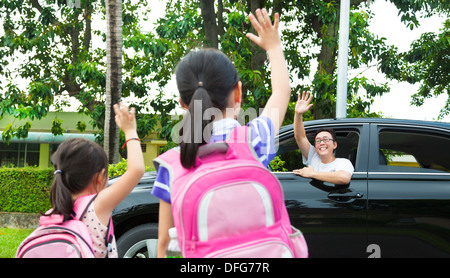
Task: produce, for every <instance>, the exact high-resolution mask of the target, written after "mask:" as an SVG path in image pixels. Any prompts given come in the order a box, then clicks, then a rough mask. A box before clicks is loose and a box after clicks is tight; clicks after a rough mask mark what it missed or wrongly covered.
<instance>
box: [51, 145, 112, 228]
mask: <svg viewBox="0 0 450 278" xmlns="http://www.w3.org/2000/svg"><path fill="white" fill-rule="evenodd" d="M52 162H53V165H54V167H55V178H54V179H53V183H52V187H51V189H50V202H51V205H52V208H53V210H52V211H51V212H50V213H49V214H47V215H52V214H61V215H63V216H64V220H68V219H71V218H72V213H73V202H74V200H73V199H72V195H73V194H78V193H80V192H82V191H83V190H84V189H85V188H86V187H87V186H88V185H89V184H90V182H91V181H92V179H93V178H94V176H95V175H96V174H97V175H98V174H99V173H100V172H101V171H102V170H103V169H105V173H104V175H105V178H107V176H108V160H107V157H106V153H105V151H104V150H103V149H102V148H101V147H100V145H98V144H97V143H94V142H92V141H89V140H86V139H80V138H77V139H69V140H66V141H64V142H63V143H62V144H61V145H60V146H59V147H58V149H57V150H56V152H55V153H54V154H53V155H52Z"/></svg>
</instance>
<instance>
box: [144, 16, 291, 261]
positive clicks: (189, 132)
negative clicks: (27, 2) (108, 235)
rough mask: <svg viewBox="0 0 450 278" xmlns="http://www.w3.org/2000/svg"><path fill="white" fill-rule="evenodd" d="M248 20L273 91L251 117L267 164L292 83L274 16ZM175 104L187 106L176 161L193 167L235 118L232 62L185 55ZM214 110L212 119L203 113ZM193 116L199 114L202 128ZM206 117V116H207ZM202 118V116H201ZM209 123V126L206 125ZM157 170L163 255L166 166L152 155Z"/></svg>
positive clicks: (168, 220) (210, 54)
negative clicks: (200, 151) (258, 112)
mask: <svg viewBox="0 0 450 278" xmlns="http://www.w3.org/2000/svg"><path fill="white" fill-rule="evenodd" d="M255 14H256V17H255V16H254V15H253V14H250V16H249V19H250V21H251V23H252V25H253V27H254V28H255V30H256V31H257V32H258V36H256V35H253V34H247V37H248V38H250V39H251V40H252V41H253V42H255V43H256V44H257V45H259V46H260V47H262V48H263V49H264V50H265V51H266V52H267V54H268V56H269V60H270V63H271V74H272V76H271V77H272V96H271V97H270V98H269V100H268V101H267V104H266V106H265V108H264V111H263V113H262V114H261V115H260V117H258V118H256V119H255V120H253V121H251V122H250V123H249V125H250V126H251V131H252V134H251V142H252V146H253V148H254V150H255V153H256V154H257V155H258V157H259V160H260V161H261V162H262V163H263V164H264V165H265V166H267V165H268V163H269V162H270V160H272V159H273V158H274V156H275V151H274V148H275V147H274V145H275V144H274V137H275V135H276V134H277V133H278V130H279V128H280V125H281V123H282V122H283V118H284V115H285V112H286V109H287V105H288V103H289V98H290V94H291V88H290V85H289V74H288V70H287V66H286V61H285V59H284V56H283V50H282V47H281V40H280V36H279V34H278V24H279V15H278V14H276V15H275V21H274V24H273V25H272V22H271V20H270V18H269V15H268V14H267V11H266V10H265V9H263V10H259V9H258V10H257V11H256V13H255ZM175 75H176V81H177V86H178V90H179V92H180V104H181V106H182V107H183V108H185V109H186V110H188V111H189V113H187V114H186V115H185V116H184V117H183V123H182V129H181V133H182V134H180V135H182V138H183V139H182V142H181V144H180V160H181V161H180V162H181V164H182V166H183V167H184V168H187V169H189V168H191V167H195V162H196V156H197V151H198V148H199V147H200V146H201V145H203V144H206V143H209V142H217V141H224V140H225V138H226V136H227V135H228V134H229V133H230V132H231V130H233V129H234V128H235V127H236V126H237V125H239V122H238V121H237V120H236V117H237V114H238V112H239V110H240V105H241V94H242V83H241V81H239V78H238V73H237V71H236V68H235V67H234V65H233V63H232V62H231V61H230V60H229V59H228V58H227V57H226V56H225V55H224V54H223V53H221V52H220V51H218V50H213V49H206V50H199V51H194V52H191V53H190V54H188V55H187V56H186V57H185V58H184V59H183V60H182V61H181V62H180V63H179V64H178V66H177V68H176V70H175ZM214 109H215V110H216V111H217V110H220V111H221V113H215V115H214V116H215V118H214V121H213V123H212V124H211V121H210V120H204V119H205V117H204V114H205V113H207V111H208V110H209V111H211V110H214ZM195 115H201V117H202V118H200V121H201V122H202V123H201V128H199V127H198V125H199V123H198V120H197V118H198V117H196V116H195ZM206 118H208V117H207V116H206ZM202 119H203V120H202ZM211 126H212V130H211ZM155 166H156V167H157V169H158V172H157V177H156V182H155V184H154V187H153V190H152V194H153V195H155V196H157V197H159V198H160V199H161V200H160V209H159V229H158V248H157V256H158V257H164V256H165V254H166V249H167V246H168V243H169V241H170V238H169V234H168V230H169V228H171V227H173V226H174V223H173V217H172V208H171V202H170V200H171V198H170V188H171V186H172V184H171V180H172V176H173V175H172V174H173V173H171V171H170V170H169V169H168V168H167V167H164V165H163V164H160V163H159V160H158V159H156V160H155Z"/></svg>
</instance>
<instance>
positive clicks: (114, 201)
mask: <svg viewBox="0 0 450 278" xmlns="http://www.w3.org/2000/svg"><path fill="white" fill-rule="evenodd" d="M114 112H115V114H116V116H115V120H116V124H117V126H119V128H120V129H121V130H122V131H123V132H124V134H125V140H126V143H125V144H126V146H127V170H126V172H125V173H124V174H123V175H122V176H121V177H120V178H119V179H118V180H117V181H116V182H115V183H114V184H112V185H111V186H109V187H107V188H105V189H104V190H102V191H101V192H100V193H99V194H98V196H97V198H96V200H95V210H96V213H97V215H98V217H99V219H100V221H102V220H104V219H106V223H107V221H108V220H109V218H110V217H111V213H112V211H113V209H114V208H115V207H116V206H117V205H118V204H119V203H120V202H121V201H122V200H123V199H125V198H126V197H127V196H128V194H130V192H131V191H132V190H133V188H134V187H135V186H136V185H137V184H138V183H139V180H140V179H141V177H142V175H143V174H144V171H145V165H144V158H143V156H142V149H141V144H140V142H139V140H138V135H137V131H136V127H137V125H136V116H135V109H134V108H131V109H128V106H126V105H123V104H122V103H121V104H120V106H119V105H117V104H115V105H114ZM104 217H106V218H104ZM102 222H103V221H102Z"/></svg>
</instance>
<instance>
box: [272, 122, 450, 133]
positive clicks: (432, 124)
mask: <svg viewBox="0 0 450 278" xmlns="http://www.w3.org/2000/svg"><path fill="white" fill-rule="evenodd" d="M364 123H374V124H390V125H409V126H422V127H434V128H442V129H447V130H449V131H450V123H446V122H436V121H421V120H408V119H393V118H339V119H336V118H334V119H320V120H310V121H304V122H303V124H304V126H305V128H307V127H312V126H315V125H318V126H320V125H329V124H364ZM292 129H293V124H290V125H285V126H282V127H281V128H280V132H279V133H280V134H282V133H283V132H287V131H290V130H292Z"/></svg>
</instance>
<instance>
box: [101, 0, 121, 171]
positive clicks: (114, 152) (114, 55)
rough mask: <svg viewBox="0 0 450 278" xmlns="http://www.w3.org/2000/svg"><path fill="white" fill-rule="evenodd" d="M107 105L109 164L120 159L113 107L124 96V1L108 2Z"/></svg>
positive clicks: (106, 150)
mask: <svg viewBox="0 0 450 278" xmlns="http://www.w3.org/2000/svg"><path fill="white" fill-rule="evenodd" d="M105 4H106V26H107V27H106V28H107V31H106V60H107V69H106V103H105V129H104V143H103V147H104V149H105V152H106V155H107V156H108V160H109V163H117V162H118V159H119V155H118V154H119V148H118V145H119V128H118V127H117V126H116V123H115V121H114V111H113V105H114V104H116V103H119V101H120V97H121V94H122V43H123V42H122V0H106V1H105Z"/></svg>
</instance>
